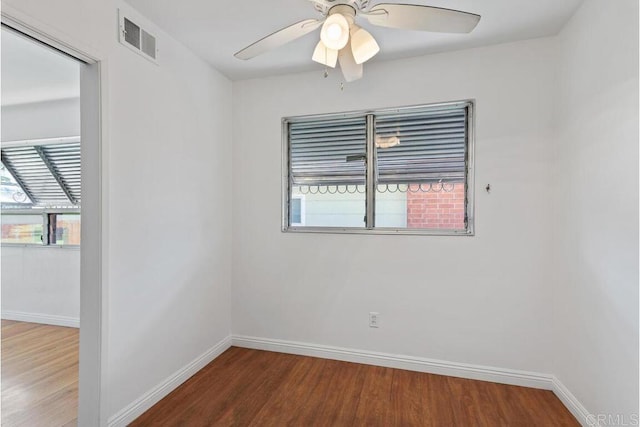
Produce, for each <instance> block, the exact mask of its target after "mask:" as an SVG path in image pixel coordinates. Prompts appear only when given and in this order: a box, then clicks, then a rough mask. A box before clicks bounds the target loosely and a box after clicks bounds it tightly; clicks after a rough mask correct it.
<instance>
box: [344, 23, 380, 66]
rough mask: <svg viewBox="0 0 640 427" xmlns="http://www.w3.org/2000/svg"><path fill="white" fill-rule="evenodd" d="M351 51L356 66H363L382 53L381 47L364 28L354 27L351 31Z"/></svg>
mask: <svg viewBox="0 0 640 427" xmlns="http://www.w3.org/2000/svg"><path fill="white" fill-rule="evenodd" d="M351 49H352V50H353V58H354V59H355V60H356V64H363V63H365V62H367V61H368V60H370V59H371V58H373V57H374V56H376V54H377V53H378V52H380V46H378V43H377V42H376V40H375V39H374V38H373V36H372V35H371V34H370V33H369V32H368V31H367V30H365V29H364V28H362V27H358V26H357V25H354V26H353V27H352V29H351Z"/></svg>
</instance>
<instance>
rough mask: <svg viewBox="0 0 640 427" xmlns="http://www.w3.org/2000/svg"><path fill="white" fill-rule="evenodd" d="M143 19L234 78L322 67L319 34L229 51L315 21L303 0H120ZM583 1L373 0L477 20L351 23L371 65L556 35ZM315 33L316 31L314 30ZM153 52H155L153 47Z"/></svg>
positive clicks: (309, 7)
mask: <svg viewBox="0 0 640 427" xmlns="http://www.w3.org/2000/svg"><path fill="white" fill-rule="evenodd" d="M127 1H128V3H129V4H131V5H132V6H133V7H134V8H136V9H137V10H138V11H140V12H141V13H142V14H143V15H145V16H146V17H147V18H149V19H150V20H151V21H153V22H154V23H156V24H157V25H158V26H160V27H161V28H162V29H164V30H165V31H167V32H168V33H169V34H171V35H172V36H173V37H175V38H176V39H178V40H179V41H181V42H182V43H184V44H185V45H187V46H188V47H190V48H191V49H192V50H193V51H194V52H195V53H196V54H198V55H199V56H200V57H201V58H203V59H205V60H207V61H208V62H209V63H211V65H213V66H214V67H215V68H217V69H218V70H220V71H221V72H222V73H224V74H225V75H226V76H227V77H229V78H231V79H233V80H241V79H247V78H254V77H263V76H268V75H275V74H284V73H288V72H296V71H308V70H321V69H322V66H321V65H319V64H315V63H313V62H312V61H311V54H312V53H313V49H314V47H315V44H316V43H317V41H318V37H319V35H318V33H317V32H316V33H311V34H308V35H306V36H304V37H303V38H302V39H299V40H296V41H294V42H292V43H290V44H288V45H285V46H283V47H281V48H279V49H277V50H274V51H272V52H268V53H266V54H264V55H262V56H259V57H256V58H254V59H251V60H249V61H241V60H239V59H236V58H234V56H233V54H234V53H235V52H237V51H239V50H240V49H242V48H244V47H245V46H247V45H249V44H251V43H253V42H255V41H256V40H258V39H260V38H262V37H264V36H265V35H267V34H270V33H272V32H274V31H276V30H278V29H280V28H282V27H285V26H287V25H290V24H293V23H294V22H297V21H300V20H303V19H308V18H319V17H320V15H319V13H318V12H316V11H315V10H314V8H313V6H312V4H311V3H310V2H309V1H307V0H271V1H265V0H241V1H238V0H182V1H180V2H176V1H174V0H127ZM581 2H582V0H481V1H479V0H414V1H412V0H400V1H397V0H372V1H371V3H372V4H377V3H415V4H422V5H429V6H438V7H445V8H449V9H459V10H464V11H467V12H473V13H476V14H480V15H482V19H481V21H480V23H479V24H478V26H477V27H476V29H475V30H474V31H473V32H472V33H471V34H464V35H459V34H455V35H453V34H452V35H448V34H446V35H445V34H436V33H426V32H417V31H402V30H394V29H388V28H381V27H372V26H370V25H368V24H364V23H363V22H362V21H364V20H363V19H360V20H358V23H359V24H360V25H362V26H363V27H365V28H367V30H369V31H370V32H371V33H372V34H373V36H374V37H375V38H376V40H377V41H378V43H379V44H380V47H381V52H380V53H379V54H378V55H377V56H376V57H375V58H374V59H373V60H372V61H384V60H389V59H396V58H404V57H409V56H417V55H424V54H428V53H434V52H442V51H448V50H456V49H463V48H469V47H477V46H483V45H490V44H497V43H504V42H509V41H515V40H525V39H530V38H535V37H543V36H549V35H554V34H557V33H558V32H559V31H560V29H562V27H563V26H564V24H565V23H566V22H567V20H568V19H569V18H570V17H571V16H572V14H573V12H574V11H575V10H576V8H577V7H578V6H579V4H580V3H581ZM318 31H319V30H318ZM160 49H162V47H161V46H160Z"/></svg>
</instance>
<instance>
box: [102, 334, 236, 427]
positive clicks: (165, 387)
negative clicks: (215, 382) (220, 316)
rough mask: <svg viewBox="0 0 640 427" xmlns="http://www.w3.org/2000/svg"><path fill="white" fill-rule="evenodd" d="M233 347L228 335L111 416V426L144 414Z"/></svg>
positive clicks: (109, 423) (122, 423)
mask: <svg viewBox="0 0 640 427" xmlns="http://www.w3.org/2000/svg"><path fill="white" fill-rule="evenodd" d="M229 347H231V336H228V337H226V338H225V339H223V340H222V341H220V342H219V343H217V344H216V345H215V346H213V347H212V348H210V349H209V350H207V351H206V352H204V353H203V354H202V355H200V356H199V357H197V358H196V359H195V360H193V361H192V362H191V363H189V364H188V365H186V366H185V367H184V368H182V369H180V370H179V371H177V372H175V373H174V374H173V375H171V376H170V377H168V378H167V379H165V380H164V381H162V382H161V383H160V384H158V385H157V386H155V387H154V388H152V389H151V390H149V391H148V392H147V393H145V394H144V395H142V396H140V397H139V398H138V399H137V400H136V401H134V402H133V403H131V404H130V405H129V406H127V407H125V408H124V409H122V410H121V411H120V412H118V413H117V414H115V415H114V416H113V417H111V418H109V421H108V423H107V425H108V426H109V427H120V426H122V427H124V426H126V425H127V424H129V423H131V422H132V421H133V420H135V419H136V418H138V417H139V416H140V415H142V414H143V413H144V412H145V411H146V410H147V409H149V408H151V407H152V406H153V405H155V404H156V403H158V402H159V401H160V399H162V398H163V397H165V396H166V395H167V394H169V393H170V392H172V391H173V390H175V389H176V388H177V387H178V386H179V385H180V384H182V383H183V382H185V381H186V380H188V379H189V378H191V377H192V376H193V375H194V374H195V373H196V372H198V371H199V370H200V369H202V368H204V367H205V366H206V365H207V364H209V363H210V362H211V361H212V360H213V359H215V358H216V357H218V356H219V355H221V354H222V353H223V352H224V351H225V350H227V349H228V348H229Z"/></svg>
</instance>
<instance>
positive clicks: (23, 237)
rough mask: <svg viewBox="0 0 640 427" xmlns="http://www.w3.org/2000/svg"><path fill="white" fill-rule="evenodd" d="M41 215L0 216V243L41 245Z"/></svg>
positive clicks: (42, 228)
mask: <svg viewBox="0 0 640 427" xmlns="http://www.w3.org/2000/svg"><path fill="white" fill-rule="evenodd" d="M44 230H45V228H44V223H43V220H42V215H2V243H17V244H38V245H41V244H42V243H43V237H44Z"/></svg>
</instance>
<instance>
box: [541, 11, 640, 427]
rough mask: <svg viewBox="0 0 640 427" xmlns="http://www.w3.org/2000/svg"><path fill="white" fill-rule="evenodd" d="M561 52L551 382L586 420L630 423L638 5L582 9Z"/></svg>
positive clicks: (634, 386)
mask: <svg viewBox="0 0 640 427" xmlns="http://www.w3.org/2000/svg"><path fill="white" fill-rule="evenodd" d="M558 43H559V48H560V52H559V53H560V55H559V59H560V60H559V66H560V68H559V70H560V74H559V81H558V83H559V86H558V97H557V99H558V103H557V105H558V115H557V122H556V127H557V132H558V137H557V143H556V150H555V156H554V158H555V169H556V174H555V184H554V186H553V188H554V190H555V199H556V215H555V216H554V217H555V219H556V221H555V224H554V226H555V227H554V229H555V233H554V235H555V237H554V248H556V251H555V257H556V271H557V274H558V276H557V281H556V283H555V285H554V329H553V331H554V346H553V348H554V352H553V353H554V361H555V363H554V373H555V374H556V375H557V376H558V378H559V379H560V380H561V381H562V382H563V383H564V384H565V386H567V387H568V388H569V390H571V391H572V393H573V394H574V395H575V396H576V397H577V398H578V400H580V401H581V402H582V403H583V405H584V406H585V407H586V408H587V409H588V410H589V411H590V412H591V413H592V414H596V415H597V414H603V415H607V414H610V415H614V416H615V415H617V414H619V415H622V416H623V417H625V418H622V420H625V422H627V423H629V422H630V421H631V414H634V413H635V414H636V417H637V414H638V335H639V331H638V2H637V1H635V0H619V1H614V2H610V1H598V0H588V1H586V2H585V3H584V4H583V5H582V7H581V8H580V9H579V10H578V12H577V13H576V15H575V16H574V17H573V18H572V20H571V21H570V22H569V24H568V25H567V26H566V28H565V29H564V30H563V32H562V33H561V34H560V37H559V40H558ZM636 420H637V418H636ZM621 425H622V424H621ZM626 425H631V424H626Z"/></svg>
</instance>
